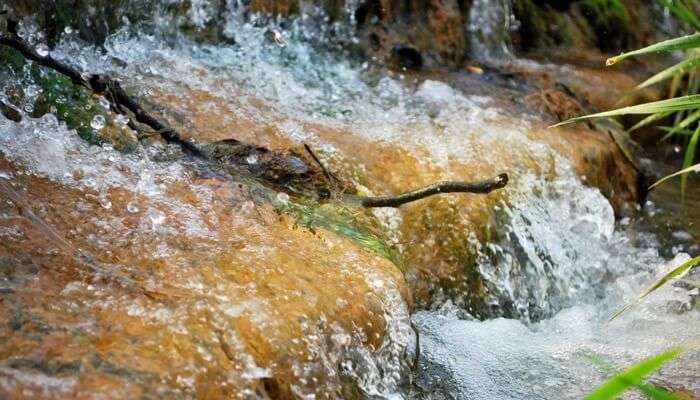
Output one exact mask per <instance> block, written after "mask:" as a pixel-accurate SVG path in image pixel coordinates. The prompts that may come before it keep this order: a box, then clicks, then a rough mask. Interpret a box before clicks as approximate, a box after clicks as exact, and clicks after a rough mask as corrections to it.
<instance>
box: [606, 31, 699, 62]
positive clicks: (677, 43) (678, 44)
mask: <svg viewBox="0 0 700 400" xmlns="http://www.w3.org/2000/svg"><path fill="white" fill-rule="evenodd" d="M696 47H700V33H694V34H692V35H688V36H682V37H679V38H675V39H669V40H664V41H663V42H659V43H655V44H652V45H651V46H647V47H644V48H641V49H639V50H634V51H630V52H628V53H622V54H620V55H619V56H615V57H610V58H608V59H607V60H606V61H605V65H613V64H616V63H618V62H620V61H622V60H624V59H626V58H628V57H632V56H638V55H643V54H649V53H659V52H663V51H674V50H685V49H693V48H696Z"/></svg>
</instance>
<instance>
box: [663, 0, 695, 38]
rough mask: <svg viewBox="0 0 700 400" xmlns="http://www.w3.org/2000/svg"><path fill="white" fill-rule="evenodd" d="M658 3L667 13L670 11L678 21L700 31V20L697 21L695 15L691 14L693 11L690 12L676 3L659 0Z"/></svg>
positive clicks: (681, 4) (679, 3)
mask: <svg viewBox="0 0 700 400" xmlns="http://www.w3.org/2000/svg"><path fill="white" fill-rule="evenodd" d="M659 3H661V5H663V6H664V7H666V8H668V9H669V11H671V12H672V13H673V14H674V15H675V16H676V17H677V18H678V19H680V20H682V21H685V22H686V23H688V24H689V25H690V26H692V27H693V28H694V29H696V30H699V31H700V20H698V18H697V17H696V16H695V13H693V11H691V10H690V9H689V8H688V7H687V6H685V5H683V3H681V2H678V3H677V4H675V3H673V2H671V1H669V0H659Z"/></svg>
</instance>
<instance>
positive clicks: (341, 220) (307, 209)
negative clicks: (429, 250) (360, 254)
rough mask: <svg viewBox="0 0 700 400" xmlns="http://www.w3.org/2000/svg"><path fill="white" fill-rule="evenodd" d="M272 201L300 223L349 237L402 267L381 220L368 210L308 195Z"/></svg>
mask: <svg viewBox="0 0 700 400" xmlns="http://www.w3.org/2000/svg"><path fill="white" fill-rule="evenodd" d="M272 203H273V205H274V206H275V207H276V208H277V209H279V210H281V211H283V212H285V213H288V214H290V215H292V216H294V218H296V220H297V223H298V224H300V225H302V226H304V227H306V228H308V229H311V230H314V229H315V228H321V229H324V230H327V231H329V232H332V233H334V234H336V235H339V236H343V237H346V238H348V239H350V240H351V241H352V242H353V243H355V244H356V245H358V246H360V247H361V248H363V249H365V250H367V251H370V252H372V253H375V254H378V255H380V256H382V257H384V258H386V259H388V260H389V261H391V262H392V263H394V265H396V266H397V267H398V268H399V269H401V270H402V271H403V263H402V262H401V257H400V256H399V254H398V252H397V251H396V250H395V249H394V248H392V247H391V246H389V245H388V244H387V243H386V240H385V239H384V237H383V235H382V234H381V233H380V228H379V223H378V221H377V220H376V218H374V217H373V216H372V215H370V214H369V213H368V212H366V211H365V210H359V209H351V208H348V207H346V206H343V205H340V204H334V203H323V204H321V203H318V202H315V201H310V200H306V199H295V200H289V201H279V200H278V199H276V198H275V199H272Z"/></svg>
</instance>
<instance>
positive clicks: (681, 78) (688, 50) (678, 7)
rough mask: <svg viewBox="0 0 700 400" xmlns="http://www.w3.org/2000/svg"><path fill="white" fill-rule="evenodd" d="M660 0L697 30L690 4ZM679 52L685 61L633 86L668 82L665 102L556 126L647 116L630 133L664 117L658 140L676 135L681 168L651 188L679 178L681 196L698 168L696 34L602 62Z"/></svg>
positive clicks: (699, 53) (699, 60) (699, 40)
mask: <svg viewBox="0 0 700 400" xmlns="http://www.w3.org/2000/svg"><path fill="white" fill-rule="evenodd" d="M660 1H661V3H662V4H663V5H665V6H666V7H668V8H669V10H670V11H671V12H673V13H674V15H676V16H677V17H678V18H679V19H681V20H682V21H684V22H686V23H687V24H688V25H689V26H691V27H692V28H693V29H696V30H699V31H700V18H698V16H697V15H696V12H695V9H694V6H693V5H691V4H690V3H689V2H685V1H676V2H670V1H668V0H660ZM679 50H682V51H685V58H684V59H683V60H682V61H680V62H678V63H676V64H675V65H673V66H671V67H669V68H666V69H664V70H663V71H661V72H659V73H657V74H655V75H654V76H652V77H650V78H649V79H647V80H645V81H644V82H642V83H640V84H639V85H638V86H637V88H638V89H641V88H645V87H649V86H651V85H655V84H658V83H661V82H665V81H667V80H669V79H670V80H671V85H670V92H669V98H668V99H666V100H660V101H655V102H650V103H644V104H639V105H635V106H630V107H623V108H619V109H616V110H611V111H606V112H601V113H596V114H590V115H585V116H582V117H577V118H572V119H569V120H567V121H564V122H562V123H560V124H558V125H563V124H568V123H571V122H576V121H580V120H584V119H588V118H600V117H614V116H620V115H627V114H648V115H649V116H648V117H646V118H644V119H642V120H641V121H640V122H639V123H637V124H635V125H634V126H633V127H632V128H630V129H629V130H628V131H629V132H632V131H634V130H636V129H639V128H641V127H643V126H646V125H650V124H652V123H654V122H657V121H660V120H662V119H665V118H670V120H671V121H673V125H672V126H671V127H664V126H662V127H660V128H661V129H662V130H663V131H665V132H666V134H665V135H664V137H663V138H662V139H661V140H662V141H664V140H668V139H669V138H671V137H678V136H680V137H682V138H683V140H684V141H685V142H686V149H685V155H684V157H683V164H682V169H681V171H679V172H678V173H675V174H672V175H670V176H667V177H664V178H663V179H661V180H660V181H659V182H657V183H656V184H655V185H652V187H654V186H656V185H658V184H660V183H662V182H665V181H667V180H668V179H669V178H671V177H675V176H681V191H682V192H683V193H685V189H686V186H687V180H688V174H689V173H690V172H693V171H698V169H700V167H698V164H695V165H693V162H694V161H695V153H696V149H697V146H698V140H699V139H700V94H699V93H700V72H698V68H699V66H700V32H696V33H694V34H691V35H688V36H683V37H679V38H675V39H670V40H666V41H663V42H659V43H655V44H652V45H650V46H647V47H644V48H641V49H638V50H634V51H630V52H628V53H623V54H621V55H619V56H615V57H611V58H609V59H608V60H607V61H606V65H614V64H617V63H619V62H621V61H623V60H625V59H627V58H629V57H633V56H643V55H647V54H654V53H661V52H671V51H679ZM682 84H683V85H684V89H683V90H682V92H684V93H682V94H683V95H682V96H677V94H678V93H679V92H681V90H680V89H679V87H680V86H681V85H682Z"/></svg>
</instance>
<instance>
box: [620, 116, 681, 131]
mask: <svg viewBox="0 0 700 400" xmlns="http://www.w3.org/2000/svg"><path fill="white" fill-rule="evenodd" d="M671 114H673V113H672V112H662V113H656V114H651V115H650V116H648V117H645V118H644V119H642V120H641V121H639V122H637V123H636V124H634V125H633V126H632V127H631V128H629V129H628V130H627V133H630V132H633V131H636V130H637V129H639V128H643V127H645V126H647V125H649V124H651V123H652V122H656V121H658V120H660V119H663V118H666V117H668V116H669V115H671Z"/></svg>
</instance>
